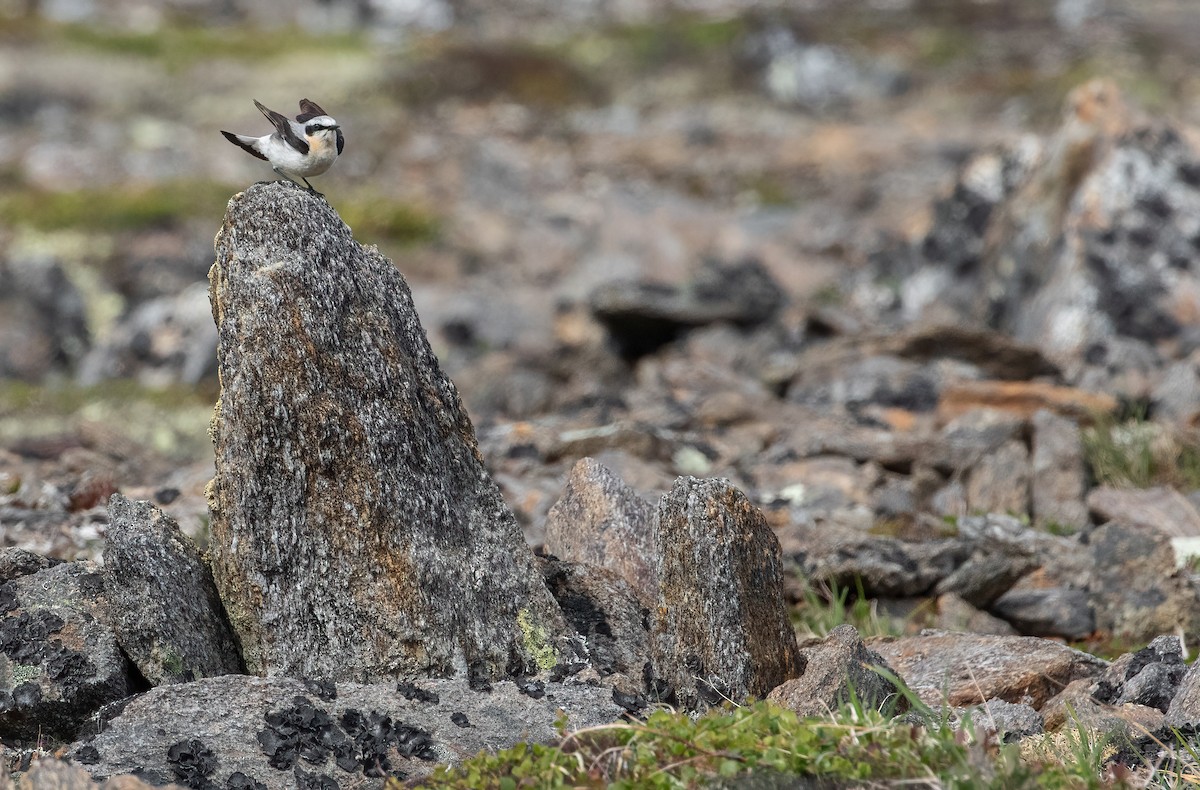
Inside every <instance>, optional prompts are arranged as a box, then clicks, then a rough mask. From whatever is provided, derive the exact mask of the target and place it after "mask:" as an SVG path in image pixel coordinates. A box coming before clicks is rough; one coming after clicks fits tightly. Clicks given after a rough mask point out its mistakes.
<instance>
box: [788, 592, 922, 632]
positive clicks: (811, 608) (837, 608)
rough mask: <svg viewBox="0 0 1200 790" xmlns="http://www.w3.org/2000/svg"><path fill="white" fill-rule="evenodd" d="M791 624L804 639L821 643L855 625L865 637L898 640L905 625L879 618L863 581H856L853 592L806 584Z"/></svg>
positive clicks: (874, 603) (875, 606) (876, 608)
mask: <svg viewBox="0 0 1200 790" xmlns="http://www.w3.org/2000/svg"><path fill="white" fill-rule="evenodd" d="M792 620H793V623H794V624H795V626H796V630H797V631H798V632H799V633H800V635H801V636H804V637H817V638H821V639H823V638H825V637H826V636H828V635H829V632H830V631H832V630H833V629H834V628H837V627H838V626H839V625H842V624H844V623H849V624H850V625H853V626H854V627H855V628H857V629H858V632H859V633H860V634H862V635H863V636H897V635H899V634H901V633H903V630H904V629H903V624H902V623H896V622H894V621H892V620H890V619H889V618H886V617H881V616H880V615H879V612H878V607H877V605H876V602H875V601H874V600H872V599H870V598H867V596H866V592H865V591H864V589H863V584H862V580H861V579H855V583H854V588H853V589H851V588H850V587H842V586H839V585H838V584H837V583H836V582H831V583H829V584H827V585H826V584H817V585H813V584H811V583H809V582H807V581H806V582H805V583H804V585H803V587H802V588H801V598H800V600H799V601H798V602H797V603H796V606H795V608H794V609H793V610H792Z"/></svg>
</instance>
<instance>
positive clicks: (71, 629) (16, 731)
mask: <svg viewBox="0 0 1200 790" xmlns="http://www.w3.org/2000/svg"><path fill="white" fill-rule="evenodd" d="M99 570H100V569H99V568H98V567H96V566H95V565H94V564H92V563H90V562H67V563H62V564H59V565H52V566H50V567H48V568H45V569H43V570H40V571H37V572H36V573H31V574H28V575H25V576H21V577H19V578H16V579H13V580H11V581H8V582H5V583H3V584H0V738H3V739H9V738H30V739H33V738H41V737H47V736H49V737H55V738H63V739H67V740H69V739H71V738H73V737H74V735H75V733H76V732H77V731H78V730H79V728H80V727H82V726H83V725H84V724H85V723H86V722H87V721H88V719H89V718H91V716H92V714H93V713H95V711H96V710H97V709H98V708H99V707H100V706H101V705H104V704H106V703H109V702H113V701H115V700H119V699H122V698H124V697H126V696H127V695H129V694H130V693H131V692H132V691H133V690H134V689H133V684H132V680H131V678H130V668H129V664H128V662H127V661H126V660H125V657H124V656H123V655H121V650H120V648H118V647H117V639H116V635H115V634H114V633H113V632H112V630H111V629H109V628H108V627H107V626H106V625H104V624H103V622H102V621H103V618H104V607H103V600H102V599H103V594H104V582H103V580H102V579H101V577H100V573H99Z"/></svg>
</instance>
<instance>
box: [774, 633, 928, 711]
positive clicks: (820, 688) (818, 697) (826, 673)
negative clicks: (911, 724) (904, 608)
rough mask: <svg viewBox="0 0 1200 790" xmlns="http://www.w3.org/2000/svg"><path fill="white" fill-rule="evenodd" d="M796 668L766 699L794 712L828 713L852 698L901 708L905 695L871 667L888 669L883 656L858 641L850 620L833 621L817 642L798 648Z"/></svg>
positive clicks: (878, 706) (891, 708)
mask: <svg viewBox="0 0 1200 790" xmlns="http://www.w3.org/2000/svg"><path fill="white" fill-rule="evenodd" d="M800 667H801V669H800V674H799V675H798V676H797V677H794V678H792V679H791V680H787V681H784V682H783V683H781V684H780V685H778V686H776V687H775V688H774V689H772V691H771V693H770V694H768V695H767V699H769V700H771V701H772V702H774V703H776V704H777V705H781V706H783V707H785V708H788V709H789V710H792V711H794V712H795V713H796V715H797V716H802V717H809V716H828V715H829V713H830V712H832V711H836V710H837V709H838V708H839V707H841V706H842V705H844V704H845V703H847V702H849V701H850V700H851V699H852V698H853V699H857V700H858V701H859V702H861V703H862V704H863V705H864V706H869V707H871V708H874V709H875V710H886V711H888V712H889V713H892V714H896V713H903V712H904V711H905V710H907V709H908V701H907V700H906V699H905V698H904V697H902V696H900V695H899V693H898V690H897V688H896V686H895V684H894V683H892V681H891V680H889V679H888V678H886V677H884V676H883V675H881V674H880V673H879V672H877V671H874V670H873V669H872V667H878V668H880V669H883V670H885V671H887V672H891V671H892V670H891V667H889V666H888V663H887V661H885V660H884V659H883V657H882V656H880V655H879V654H878V653H876V652H875V651H873V650H870V649H868V648H867V647H865V646H864V645H863V641H862V637H860V636H859V634H858V630H857V629H855V628H854V626H852V625H839V626H838V627H837V628H834V629H833V630H832V631H830V632H829V636H827V637H826V638H825V640H824V641H823V642H821V643H820V644H816V645H809V646H806V647H802V648H800Z"/></svg>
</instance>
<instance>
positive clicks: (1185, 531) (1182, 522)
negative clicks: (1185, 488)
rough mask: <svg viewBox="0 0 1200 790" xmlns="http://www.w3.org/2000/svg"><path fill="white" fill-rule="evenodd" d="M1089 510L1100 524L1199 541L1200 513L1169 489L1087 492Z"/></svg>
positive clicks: (1111, 489)
mask: <svg viewBox="0 0 1200 790" xmlns="http://www.w3.org/2000/svg"><path fill="white" fill-rule="evenodd" d="M1087 506H1088V509H1089V510H1091V511H1092V513H1093V514H1094V515H1095V516H1096V519H1097V522H1098V523H1104V522H1106V521H1116V522H1120V523H1122V524H1129V525H1131V526H1134V527H1139V528H1146V529H1150V530H1154V531H1156V532H1159V533H1161V534H1163V535H1167V536H1169V537H1172V538H1194V537H1200V510H1197V508H1196V506H1195V505H1194V504H1193V503H1192V502H1191V501H1190V500H1189V499H1188V498H1187V497H1185V496H1183V494H1180V493H1179V492H1178V491H1176V490H1175V489H1174V488H1171V487H1169V486H1155V487H1154V488H1113V487H1111V486H1097V487H1096V488H1093V489H1092V490H1091V491H1090V492H1088V496H1087Z"/></svg>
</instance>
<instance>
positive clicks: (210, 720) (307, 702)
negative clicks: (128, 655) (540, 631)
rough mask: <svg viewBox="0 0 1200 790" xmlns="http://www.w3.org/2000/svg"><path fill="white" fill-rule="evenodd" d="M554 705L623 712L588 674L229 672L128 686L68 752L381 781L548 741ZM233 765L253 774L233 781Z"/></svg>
mask: <svg viewBox="0 0 1200 790" xmlns="http://www.w3.org/2000/svg"><path fill="white" fill-rule="evenodd" d="M560 710H567V711H570V717H571V718H570V721H571V726H572V727H588V726H593V725H597V724H604V723H608V722H611V721H614V720H616V719H617V717H618V716H619V715H620V708H618V707H617V705H616V704H615V703H614V702H613V701H612V691H611V690H610V689H607V688H600V687H595V686H588V685H585V684H573V685H564V684H561V683H548V684H545V685H544V686H543V685H540V684H539V685H537V686H525V687H524V688H522V687H521V686H520V685H519V684H515V683H510V682H508V681H501V682H498V683H496V684H495V686H494V687H493V688H492V689H491V690H489V691H482V690H475V689H473V688H471V687H470V684H469V682H468V681H467V680H466V679H461V678H456V679H437V680H422V681H420V682H418V683H401V684H399V686H397V684H395V683H379V684H371V685H359V684H356V683H336V684H335V683H330V682H324V683H319V682H313V681H302V680H298V679H294V678H254V677H247V676H244V675H227V676H225V677H219V678H206V679H204V680H200V681H196V682H195V683H186V684H178V685H171V686H160V687H159V688H156V689H152V690H151V691H149V692H148V693H146V694H143V695H141V696H139V697H136V698H134V699H133V700H131V701H130V702H129V703H128V704H127V705H125V706H124V707H122V708H121V709H120V710H118V711H114V712H113V713H112V715H111V716H110V717H105V720H104V724H103V727H104V729H103V731H102V732H100V733H99V734H97V735H96V736H95V737H93V738H89V739H87V740H86V741H81V742H79V743H76V744H74V745H73V746H72V748H71V755H72V757H73V759H74V760H75V761H76V762H82V763H84V764H86V765H87V768H88V770H89V771H91V772H92V774H93V776H95V777H97V778H102V777H106V776H113V775H118V774H122V773H136V774H137V775H138V776H140V777H141V778H142V779H145V780H147V781H149V782H152V783H154V784H161V783H164V782H168V781H175V782H179V783H180V784H185V785H187V786H189V787H255V786H258V787H263V786H265V787H268V788H272V789H273V790H274V789H276V788H278V789H279V790H285V789H286V788H295V787H335V786H339V785H340V786H341V787H360V788H380V787H383V785H384V781H385V780H386V779H387V777H400V778H403V777H405V776H408V777H418V776H424V775H426V774H429V773H431V772H432V771H433V769H434V766H436V765H437V764H438V763H440V762H459V761H461V760H463V759H466V758H467V757H470V756H472V755H474V754H476V753H478V752H479V751H481V750H483V749H499V748H507V747H509V746H512V745H514V744H516V743H517V742H519V741H522V740H525V741H528V742H531V743H539V742H540V743H545V742H549V741H552V740H554V739H555V738H556V737H557V731H556V730H555V728H554V721H555V719H556V718H557V717H558V716H559V715H560ZM463 717H465V718H463ZM460 722H465V724H464V723H460ZM239 773H240V774H242V776H243V777H247V778H249V780H250V781H249V782H243V783H239V782H238V780H237V774H239ZM254 782H260V783H262V784H261V785H255V784H254ZM322 782H323V783H322ZM330 782H333V783H334V784H330Z"/></svg>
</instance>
